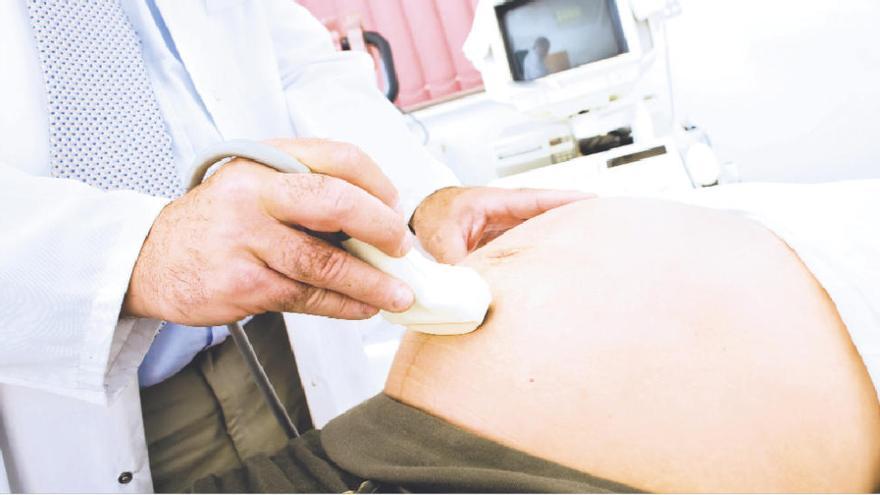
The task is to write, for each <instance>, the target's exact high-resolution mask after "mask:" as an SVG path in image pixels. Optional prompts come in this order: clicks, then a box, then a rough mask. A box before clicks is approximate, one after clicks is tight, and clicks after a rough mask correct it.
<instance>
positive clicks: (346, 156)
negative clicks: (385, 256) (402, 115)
mask: <svg viewBox="0 0 880 495" xmlns="http://www.w3.org/2000/svg"><path fill="white" fill-rule="evenodd" d="M268 143H269V144H271V145H273V146H275V147H277V148H279V149H281V150H282V151H284V152H286V153H289V154H290V155H291V156H293V157H295V158H296V159H297V160H299V161H301V162H302V163H303V164H304V165H306V166H307V167H309V168H310V169H312V172H316V173H320V174H325V175H329V176H332V177H336V178H338V179H342V180H344V181H346V182H349V183H351V184H354V185H356V186H358V187H360V188H361V189H363V190H365V191H367V192H369V193H370V194H372V195H373V196H376V197H377V198H379V199H380V200H381V201H382V202H383V203H385V204H386V205H388V206H390V207H391V208H396V207H397V202H398V200H399V198H400V196H399V194H398V193H397V188H395V187H394V184H392V183H391V180H390V179H388V177H386V176H385V174H384V173H383V172H382V169H380V168H379V166H378V165H377V164H376V162H374V161H373V160H372V159H371V158H370V157H369V156H367V154H366V153H364V152H363V151H361V149H360V148H358V147H357V146H355V145H353V144H349V143H341V142H337V141H329V140H326V139H317V138H298V139H275V140H270V141H268Z"/></svg>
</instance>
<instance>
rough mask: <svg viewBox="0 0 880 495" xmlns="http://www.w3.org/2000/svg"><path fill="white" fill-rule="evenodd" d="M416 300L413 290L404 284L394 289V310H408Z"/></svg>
mask: <svg viewBox="0 0 880 495" xmlns="http://www.w3.org/2000/svg"><path fill="white" fill-rule="evenodd" d="M413 302H415V295H414V294H413V292H412V290H411V289H410V288H409V287H407V286H406V285H404V284H400V285H398V286H397V288H396V289H394V310H395V311H406V310H407V309H409V307H410V306H412V305H413Z"/></svg>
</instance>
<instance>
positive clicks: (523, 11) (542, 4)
mask: <svg viewBox="0 0 880 495" xmlns="http://www.w3.org/2000/svg"><path fill="white" fill-rule="evenodd" d="M495 13H496V15H497V16H498V23H499V25H500V27H501V35H502V37H503V38H504V45H505V49H506V50H507V60H508V62H509V64H510V73H511V76H513V79H514V80H515V81H531V80H534V79H538V78H540V77H544V76H546V75H548V74H553V73H556V72H561V71H564V70H567V69H571V68H573V67H578V66H580V65H584V64H589V63H591V62H596V61H597V60H603V59H606V58H611V57H614V56H616V55H620V54H623V53H626V52H627V51H628V48H627V44H626V39H625V38H624V36H623V29H622V27H621V25H620V19H619V17H618V14H617V8H616V6H615V3H614V0H512V1H510V2H506V3H504V4H501V5H498V6H496V7H495Z"/></svg>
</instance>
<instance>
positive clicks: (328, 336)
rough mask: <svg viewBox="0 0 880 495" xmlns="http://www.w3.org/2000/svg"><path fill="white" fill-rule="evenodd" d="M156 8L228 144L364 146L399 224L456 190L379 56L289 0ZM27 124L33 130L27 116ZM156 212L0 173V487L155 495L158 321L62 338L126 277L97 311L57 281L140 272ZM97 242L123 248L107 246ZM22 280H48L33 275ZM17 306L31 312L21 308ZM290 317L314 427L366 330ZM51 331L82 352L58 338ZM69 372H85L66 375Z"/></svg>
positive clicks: (334, 399) (145, 203)
mask: <svg viewBox="0 0 880 495" xmlns="http://www.w3.org/2000/svg"><path fill="white" fill-rule="evenodd" d="M156 3H157V6H158V8H159V10H160V11H161V14H162V18H163V19H164V21H165V23H166V24H167V26H168V30H169V32H170V34H171V37H172V38H173V41H174V44H175V47H176V49H177V51H178V53H179V54H180V58H181V59H182V61H183V64H184V66H185V68H186V71H187V72H188V74H189V76H190V78H191V79H192V82H193V85H194V86H195V89H196V91H197V92H198V95H199V97H200V98H201V101H202V102H203V103H204V105H205V107H206V108H207V111H208V113H209V114H210V116H211V118H212V119H213V122H214V124H215V125H216V127H217V129H218V131H219V133H220V135H221V137H222V138H224V139H233V138H254V139H261V138H267V137H276V136H277V135H278V134H279V133H282V134H295V135H300V136H319V137H328V138H333V139H337V140H342V141H348V142H352V143H355V144H357V145H359V146H360V147H361V148H362V149H364V150H365V151H366V152H367V153H368V154H370V155H371V156H372V157H373V158H374V159H375V160H376V161H377V162H378V163H379V164H380V166H382V167H383V169H384V170H385V172H386V174H388V175H389V177H391V179H392V180H393V181H394V182H395V184H396V185H397V187H398V189H399V190H400V192H401V198H402V202H401V207H402V208H403V209H404V211H405V212H406V213H411V212H412V210H413V209H414V208H415V207H416V206H417V204H418V203H419V202H420V201H421V199H423V198H424V197H425V196H426V195H427V194H430V192H432V191H434V190H436V189H437V188H440V187H445V186H448V185H452V184H455V183H456V180H455V178H454V176H453V175H452V174H451V172H449V170H448V169H446V168H445V167H443V166H442V165H440V164H438V163H437V162H435V161H433V160H432V159H431V158H430V156H429V155H428V154H427V153H426V152H425V150H424V149H422V148H421V147H420V146H419V145H418V143H417V142H416V141H415V140H414V139H413V137H412V136H411V135H410V134H409V133H408V130H407V128H406V125H405V124H404V122H403V121H402V120H401V119H400V116H399V115H398V114H397V112H396V111H395V110H394V109H393V108H390V107H389V106H388V105H387V103H386V102H384V101H383V99H382V97H381V94H380V93H379V92H378V90H377V89H376V88H375V85H374V81H375V79H374V77H375V73H374V71H373V68H372V61H371V60H370V59H369V58H368V57H367V56H365V55H363V54H351V53H347V54H341V53H337V52H335V51H334V50H333V48H332V46H331V45H330V42H329V37H328V36H327V34H326V32H324V31H323V28H322V27H321V26H320V24H318V23H317V21H315V20H314V19H313V18H312V17H311V16H310V15H309V14H308V13H307V12H306V11H305V10H304V9H302V8H300V7H298V6H296V5H295V4H294V3H293V2H292V1H290V0H271V1H270V0H267V1H265V2H250V1H244V0H211V1H197V0H188V1H178V0H157V2H156ZM3 49H13V47H3ZM233 61H234V64H233V63H231V62H233ZM28 63H32V61H31V62H28ZM4 70H7V71H15V70H16V68H15V67H4ZM4 84H8V83H6V80H5V79H4V78H0V91H3V92H7V91H15V90H16V88H14V87H10V86H8V85H7V86H4ZM17 118H18V117H17ZM20 118H21V119H22V121H23V122H25V121H26V119H27V118H28V116H27V115H21V116H20ZM26 124H27V123H26V122H25V123H24V124H23V125H22V126H21V129H22V131H21V132H22V134H21V135H20V136H5V137H4V138H5V139H16V140H29V139H33V137H32V136H29V135H27V129H28V128H29V127H28V125H26ZM18 168H21V167H18ZM108 197H112V198H113V199H112V200H109V201H108V200H106V198H108ZM98 205H100V207H102V208H104V209H110V210H112V209H113V208H114V205H116V207H118V208H119V210H120V211H122V212H126V214H127V215H130V216H129V217H126V218H131V221H130V222H129V221H121V220H119V219H117V221H116V222H111V221H106V222H104V223H102V224H100V225H92V224H88V221H89V220H88V219H89V218H90V217H89V212H90V208H92V209H93V208H96V207H97V206H98ZM162 205H163V202H162V201H159V200H155V199H153V198H148V197H145V196H141V195H136V194H132V193H113V195H112V196H106V193H98V192H96V191H94V190H91V189H89V188H86V187H85V186H81V185H79V184H76V183H72V182H67V181H60V180H56V179H48V180H47V179H43V178H35V177H32V176H30V175H27V174H26V173H22V172H21V171H20V170H16V167H15V164H14V163H11V164H10V163H5V164H0V212H3V213H2V214H0V215H5V216H0V284H2V286H3V287H6V288H7V290H6V291H5V292H3V291H2V288H0V295H2V294H6V295H5V296H2V297H0V307H3V309H4V323H3V325H0V341H3V342H4V345H6V346H7V351H8V349H9V348H10V347H9V345H11V344H9V343H10V342H11V343H14V345H15V346H16V347H15V357H16V358H15V359H13V358H12V357H10V356H12V354H11V353H9V352H7V354H3V352H2V350H0V356H4V357H3V359H4V360H5V361H6V362H0V459H2V461H3V463H2V464H0V487H3V486H4V483H3V481H4V477H5V478H7V479H8V483H9V487H10V488H11V489H12V490H14V491H29V492H60V491H61V492H72V491H73V492H149V491H152V482H151V479H150V471H149V461H148V458H147V452H146V446H145V443H144V433H143V424H142V419H141V411H140V399H139V391H138V387H137V378H136V370H137V366H138V365H139V363H140V360H141V359H142V357H143V353H144V352H145V351H146V349H147V348H148V346H149V342H150V340H151V339H152V337H153V334H154V333H153V332H154V331H155V328H156V322H152V321H146V320H129V321H123V322H120V323H119V324H118V325H116V328H115V330H114V329H113V328H112V325H111V329H110V330H112V331H106V330H103V331H102V330H101V329H100V328H94V329H91V328H87V327H89V326H90V323H89V322H88V320H87V319H86V320H85V323H84V324H83V325H81V326H82V327H83V328H72V329H71V328H65V325H66V324H68V322H69V321H79V320H77V319H76V318H80V317H81V316H82V314H84V311H86V313H85V314H88V313H87V311H94V312H96V314H97V312H98V311H99V310H102V307H100V306H101V305H103V306H104V307H103V311H104V312H105V313H106V310H107V308H108V307H110V308H112V307H113V305H114V304H118V303H119V301H120V300H121V297H122V294H123V293H124V290H125V284H126V280H125V279H124V277H123V278H122V279H120V278H119V277H117V279H114V280H112V281H111V282H112V283H108V286H107V287H101V288H99V289H96V290H98V291H100V292H101V294H100V296H101V297H95V298H93V300H92V302H93V303H94V302H95V301H98V302H99V303H100V304H97V303H95V304H97V306H99V307H95V308H86V309H83V308H79V307H69V308H68V307H65V305H66V304H67V299H66V295H67V294H77V293H79V292H82V291H83V288H82V287H80V286H78V283H79V282H80V281H79V280H77V279H75V278H73V277H68V279H65V278H63V277H60V276H58V275H57V273H58V272H63V273H76V270H69V269H68V266H69V265H70V264H71V263H75V264H76V266H83V267H92V266H95V267H102V266H105V265H106V264H107V263H105V261H106V259H107V257H111V258H112V259H113V261H114V263H115V264H116V265H117V266H131V264H132V263H133V261H134V259H135V258H136V256H137V251H138V248H139V245H138V244H137V243H136V242H135V243H132V242H130V240H131V239H137V238H138V237H139V236H140V238H141V239H142V238H143V236H144V235H146V233H147V230H148V229H149V225H150V224H151V223H152V218H154V217H155V215H156V214H157V212H158V211H159V209H160V208H161V207H162ZM104 216H105V217H106V216H107V215H104ZM110 216H111V217H112V215H110ZM81 225H87V226H88V229H91V230H89V231H88V232H87V234H94V233H95V232H99V233H101V234H102V235H101V236H97V237H96V236H93V235H79V236H78V235H77V232H78V230H77V229H78V228H79V226H81ZM102 236H109V237H111V238H115V236H118V237H119V238H120V239H122V238H125V239H128V240H129V242H127V243H126V244H125V245H124V246H122V247H121V248H120V249H116V250H114V249H113V246H112V245H111V246H110V247H109V248H108V246H107V244H108V243H107V241H106V238H105V239H99V238H98V237H102ZM51 243H59V244H62V245H64V246H66V247H69V252H72V253H75V254H76V258H75V259H73V260H72V259H70V258H69V257H68V258H65V256H59V257H57V259H56V257H54V256H53V255H51V254H52V253H55V252H65V251H63V250H62V251H58V250H54V251H53V250H51V249H47V248H46V246H47V244H51ZM90 243H92V244H90ZM32 253H42V254H46V253H49V255H46V256H41V257H39V258H38V257H37V256H35V255H33V254H32ZM68 256H70V255H68ZM4 260H6V263H7V264H6V265H4ZM10 260H14V263H13V262H10ZM53 263H59V265H58V266H59V267H61V265H60V264H62V263H64V264H66V266H65V269H64V270H53V269H52V268H53ZM85 269H87V268H85ZM29 273H41V274H42V273H46V274H50V275H47V276H45V277H42V276H41V277H39V278H38V279H36V278H34V279H31V278H27V277H28V274H29ZM53 274H54V275H53ZM86 278H88V277H86ZM10 287H11V288H13V290H9V289H8V288H10ZM22 287H23V288H24V290H26V291H27V294H23V295H22V296H21V298H18V297H17V296H15V294H16V290H18V288H22ZM4 298H6V299H4ZM21 301H24V302H25V303H26V304H17V303H19V302H21ZM69 315H78V316H77V317H76V318H74V317H73V316H69ZM68 317H69V319H68ZM286 319H287V320H288V322H289V323H291V325H289V326H290V327H291V328H293V329H294V331H292V332H291V340H292V343H293V348H294V352H295V354H296V358H297V361H298V365H299V367H300V372H301V375H302V379H303V382H304V385H305V388H306V393H307V396H308V400H309V406H310V408H311V409H312V413H313V417H314V418H315V420H316V423H318V424H323V423H324V422H326V421H327V420H328V419H329V418H330V417H332V416H333V415H335V414H338V413H339V412H341V411H342V410H344V409H345V408H346V407H348V406H350V405H352V404H351V403H352V402H353V401H354V399H353V398H354V397H361V396H363V395H364V394H365V393H367V390H366V388H368V387H369V386H370V384H369V380H367V379H366V378H365V375H367V374H368V373H367V372H365V370H364V369H363V368H360V367H361V366H364V363H365V362H366V361H365V359H366V358H365V356H364V354H363V352H362V343H361V334H360V333H359V332H351V331H345V330H346V329H345V328H342V327H341V326H337V327H336V328H331V329H329V331H327V330H328V329H327V328H326V327H327V324H326V321H325V320H320V319H316V318H311V317H303V316H297V315H286ZM114 324H115V322H114ZM352 325H353V324H347V326H352ZM46 329H50V330H51V331H46ZM102 332H103V333H102ZM56 335H58V336H63V337H64V338H69V339H72V340H71V341H75V342H76V346H70V347H67V346H65V342H67V341H66V340H64V341H62V342H58V341H56V340H53V338H54V337H55V336H56ZM53 344H55V345H53ZM70 362H77V363H78V367H77V368H70V369H69V370H68V369H67V368H66V367H67V366H68V363H70ZM90 367H99V369H101V370H104V372H103V373H92V374H91V375H88V376H100V377H101V380H99V382H98V383H91V382H88V380H86V379H85V378H83V380H80V379H79V378H78V375H77V373H75V371H77V370H80V369H83V368H87V369H92V368H90ZM68 371H69V372H68ZM83 376H87V375H85V374H84V375H83ZM4 467H5V476H4V473H3V468H4ZM123 473H131V474H132V476H133V477H132V481H131V482H129V483H125V484H123V483H120V482H119V481H118V479H119V477H120V475H121V474H123Z"/></svg>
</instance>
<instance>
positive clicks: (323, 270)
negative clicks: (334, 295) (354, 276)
mask: <svg viewBox="0 0 880 495" xmlns="http://www.w3.org/2000/svg"><path fill="white" fill-rule="evenodd" d="M311 258H312V259H311V262H312V267H311V268H312V272H313V273H314V276H315V278H316V280H317V281H320V282H331V281H336V280H341V279H343V278H345V276H346V274H347V272H348V265H349V262H348V255H347V254H346V253H345V252H344V251H342V250H339V249H326V250H320V251H318V250H315V251H313V252H312V256H311Z"/></svg>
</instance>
